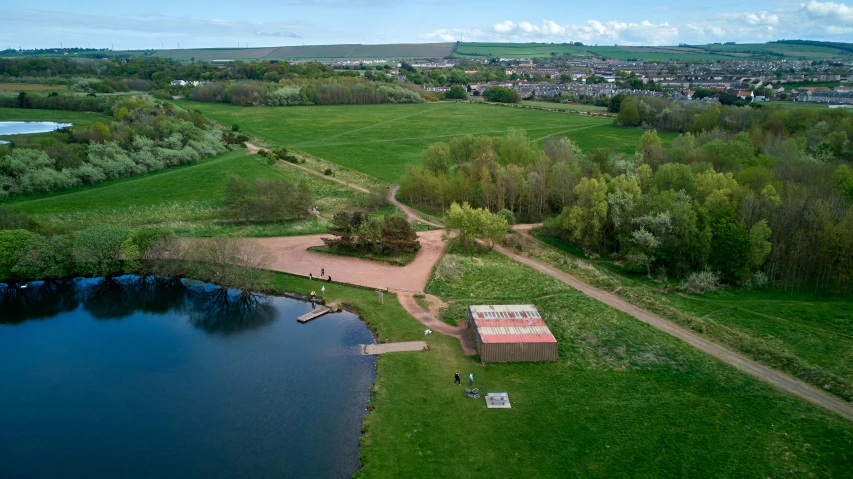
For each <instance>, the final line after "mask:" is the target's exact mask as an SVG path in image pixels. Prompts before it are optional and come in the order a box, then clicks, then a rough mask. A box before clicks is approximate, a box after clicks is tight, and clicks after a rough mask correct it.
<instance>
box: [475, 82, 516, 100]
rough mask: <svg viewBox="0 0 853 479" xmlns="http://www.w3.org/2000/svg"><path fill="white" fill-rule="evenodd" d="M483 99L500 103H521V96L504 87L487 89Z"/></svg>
mask: <svg viewBox="0 0 853 479" xmlns="http://www.w3.org/2000/svg"><path fill="white" fill-rule="evenodd" d="M483 98H485V99H486V100H488V101H495V102H498V103H518V102H520V101H521V95H519V94H518V92H517V91H515V90H513V89H512V88H507V87H503V86H491V87H489V88H486V91H484V92H483Z"/></svg>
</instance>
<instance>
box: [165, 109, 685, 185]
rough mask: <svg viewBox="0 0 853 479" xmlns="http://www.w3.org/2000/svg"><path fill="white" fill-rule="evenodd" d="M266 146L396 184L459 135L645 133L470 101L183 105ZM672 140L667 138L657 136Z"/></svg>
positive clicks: (625, 143)
mask: <svg viewBox="0 0 853 479" xmlns="http://www.w3.org/2000/svg"><path fill="white" fill-rule="evenodd" d="M180 104H181V105H182V106H184V107H185V108H188V109H191V110H192V109H197V110H200V111H201V112H202V113H204V115H205V116H207V117H209V118H212V119H214V120H217V121H219V122H220V123H223V124H226V125H232V124H238V125H240V129H241V131H244V132H246V133H248V134H251V135H255V136H258V137H260V138H262V139H264V140H266V141H268V142H269V143H271V144H274V145H279V146H285V147H288V148H296V149H298V150H302V151H306V152H308V153H310V154H312V155H315V156H318V157H321V158H324V159H326V160H329V161H333V162H335V163H338V164H341V165H343V166H346V167H348V168H352V169H354V170H356V171H359V172H362V173H365V174H368V175H371V176H373V177H375V178H378V179H380V180H382V181H385V182H389V183H393V182H396V181H397V180H399V179H400V177H401V176H402V175H403V173H404V172H405V170H406V167H407V166H409V165H417V164H419V163H420V159H421V154H422V152H423V151H424V150H425V149H426V147H427V146H429V145H430V144H431V143H435V142H439V141H447V140H450V139H452V138H454V137H457V136H462V135H489V136H501V135H504V134H506V133H507V132H508V131H510V130H511V129H524V130H526V131H527V133H528V135H529V137H530V139H531V140H535V141H542V140H544V139H545V138H546V137H548V136H550V135H564V136H567V137H569V138H571V139H572V140H573V141H575V142H576V143H577V144H578V146H580V147H581V149H583V150H585V151H592V150H594V149H596V148H600V147H605V148H613V149H617V150H620V151H623V152H625V153H633V151H634V149H635V147H636V145H637V144H639V141H640V136H641V135H642V134H643V131H642V130H639V129H633V128H623V127H616V126H613V124H612V120H610V119H608V118H599V117H589V116H582V115H571V114H564V113H558V112H547V111H540V110H533V109H524V108H509V107H503V106H494V105H483V104H473V103H451V102H447V103H422V104H415V105H345V106H323V107H252V108H244V107H237V106H232V105H225V104H220V103H196V102H185V101H182V102H180ZM662 137H664V138H665V141H669V140H670V139H671V138H672V136H671V135H662Z"/></svg>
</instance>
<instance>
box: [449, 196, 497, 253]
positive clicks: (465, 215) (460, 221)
mask: <svg viewBox="0 0 853 479" xmlns="http://www.w3.org/2000/svg"><path fill="white" fill-rule="evenodd" d="M444 225H445V234H443V235H442V239H443V240H444V241H449V240H450V239H452V238H454V237H455V238H456V239H458V240H459V244H460V246H461V247H462V249H464V250H466V251H471V250H474V249H475V245H476V240H477V239H480V240H483V241H484V243H485V244H486V247H487V248H488V249H489V250H491V249H492V248H493V247H494V245H495V243H497V242H499V241H500V240H501V239H502V238H503V237H504V236H506V231H507V228H508V227H509V226H508V225H507V222H506V220H505V219H504V218H503V217H502V216H500V215H498V214H495V213H491V212H490V211H488V210H486V209H483V208H472V207H471V206H470V205H469V204H468V203H462V206H460V205H459V203H456V202H454V203H453V204H451V205H450V210H449V211H448V212H447V214H446V215H445V216H444Z"/></svg>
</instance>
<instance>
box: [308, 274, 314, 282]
mask: <svg viewBox="0 0 853 479" xmlns="http://www.w3.org/2000/svg"><path fill="white" fill-rule="evenodd" d="M312 279H314V275H312V274H311V273H308V281H311V280H312Z"/></svg>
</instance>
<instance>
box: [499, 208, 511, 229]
mask: <svg viewBox="0 0 853 479" xmlns="http://www.w3.org/2000/svg"><path fill="white" fill-rule="evenodd" d="M497 215H498V216H500V217H502V218H503V219H505V220H506V224H507V225H509V226H512V225H514V224H515V215H514V214H513V213H512V211H510V210H508V209H502V210H500V211H498V213H497Z"/></svg>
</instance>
